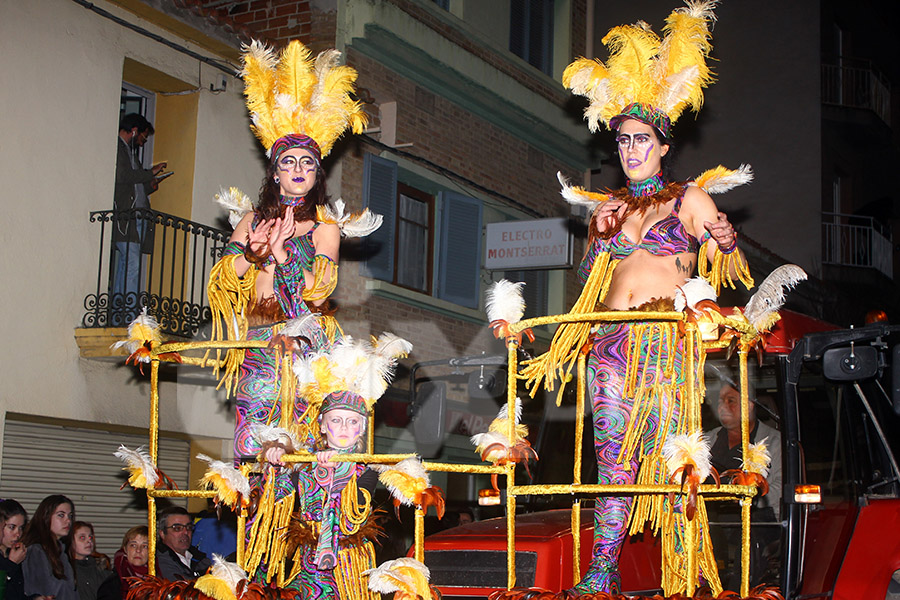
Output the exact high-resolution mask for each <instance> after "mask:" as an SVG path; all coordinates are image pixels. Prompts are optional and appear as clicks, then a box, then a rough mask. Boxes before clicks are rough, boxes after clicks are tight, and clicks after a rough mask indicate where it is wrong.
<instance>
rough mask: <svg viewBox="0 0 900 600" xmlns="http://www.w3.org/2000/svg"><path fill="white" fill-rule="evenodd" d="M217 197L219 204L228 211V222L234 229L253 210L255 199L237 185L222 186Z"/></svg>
mask: <svg viewBox="0 0 900 600" xmlns="http://www.w3.org/2000/svg"><path fill="white" fill-rule="evenodd" d="M215 198H216V202H217V203H218V204H219V206H221V207H222V208H224V209H225V210H227V211H228V222H229V223H230V224H231V228H232V229H234V228H235V227H237V224H238V223H240V221H241V219H243V218H244V215H246V214H247V213H248V212H251V211H252V210H253V201H251V200H250V196H248V195H247V194H245V193H244V192H242V191H241V190H239V189H238V188H236V187H230V188H228V189H225V188H224V187H223V188H220V189H219V193H218V194H216V196H215Z"/></svg>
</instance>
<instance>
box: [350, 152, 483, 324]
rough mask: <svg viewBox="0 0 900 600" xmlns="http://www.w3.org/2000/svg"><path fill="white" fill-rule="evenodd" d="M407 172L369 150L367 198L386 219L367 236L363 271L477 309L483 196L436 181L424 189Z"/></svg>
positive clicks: (368, 204)
mask: <svg viewBox="0 0 900 600" xmlns="http://www.w3.org/2000/svg"><path fill="white" fill-rule="evenodd" d="M402 177H404V175H403V174H402V173H401V172H400V170H399V169H398V166H397V163H396V162H394V161H392V160H389V159H386V158H382V157H380V156H375V155H373V154H366V155H365V158H364V165H363V199H364V202H365V205H366V207H367V208H369V210H371V211H373V212H375V213H378V214H380V215H382V217H383V218H384V223H383V224H382V226H381V227H380V228H379V229H378V230H377V231H376V232H375V233H373V234H372V235H370V236H368V237H367V238H366V256H367V258H366V262H365V265H364V269H363V272H364V275H366V276H368V277H371V278H373V279H379V280H381V281H386V282H388V283H393V284H396V285H399V286H403V287H406V288H410V289H413V290H417V291H420V292H422V293H425V294H428V295H430V296H434V297H435V298H439V299H441V300H446V301H448V302H453V303H455V304H459V305H461V306H465V307H467V308H475V309H477V308H478V306H479V301H480V296H481V254H482V249H481V243H482V242H481V239H482V205H481V201H480V200H478V199H476V198H470V197H468V196H464V195H462V194H459V193H457V192H452V191H450V190H443V189H437V186H434V187H435V188H436V189H434V190H429V191H423V190H421V189H419V188H416V187H413V186H412V185H409V184H406V183H401V182H400V179H402ZM419 187H420V188H421V187H423V186H421V185H420V186H419Z"/></svg>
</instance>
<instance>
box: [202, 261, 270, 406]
mask: <svg viewBox="0 0 900 600" xmlns="http://www.w3.org/2000/svg"><path fill="white" fill-rule="evenodd" d="M238 256H239V255H237V254H233V255H230V256H226V257H224V258H223V259H222V260H220V261H219V262H217V263H216V264H215V265H213V268H212V269H210V272H209V283H208V284H207V286H206V295H207V298H208V299H209V309H210V313H211V315H212V333H211V335H210V339H211V340H212V341H216V342H217V341H223V340H243V339H246V338H247V330H248V328H249V326H248V323H247V316H246V315H247V310H248V308H249V306H250V304H251V303H252V302H253V300H254V298H255V297H256V276H257V271H256V269H255V268H254V267H252V266H251V267H250V269H249V270H248V271H247V272H246V273H245V274H244V276H243V277H238V276H237V273H236V272H235V270H234V261H235V259H237V257H238ZM223 324H224V326H223ZM220 357H221V350H216V364H215V365H214V366H213V375H214V376H215V377H218V376H219V369H220V368H221V369H222V371H223V372H222V377H221V379H220V380H219V384H218V386H217V387H216V389H218V388H220V387H222V386H223V385H224V386H225V394H226V397H228V396H231V394H232V393H234V392H235V391H236V390H237V384H238V372H239V370H240V367H241V363H242V362H244V350H243V349H239V348H232V349H230V350H227V351H226V352H225V363H224V366H221V367H220V364H219V360H220ZM208 358H209V350H207V351H206V354H204V356H203V359H204V361H206V360H207V359H208Z"/></svg>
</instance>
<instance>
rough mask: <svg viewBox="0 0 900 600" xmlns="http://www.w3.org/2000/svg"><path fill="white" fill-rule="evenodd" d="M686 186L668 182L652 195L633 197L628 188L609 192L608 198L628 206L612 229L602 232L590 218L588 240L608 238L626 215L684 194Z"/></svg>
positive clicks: (664, 202) (619, 227) (619, 226)
mask: <svg viewBox="0 0 900 600" xmlns="http://www.w3.org/2000/svg"><path fill="white" fill-rule="evenodd" d="M686 187H687V186H686V185H685V184H684V183H670V184H668V185H667V186H666V187H664V188H663V189H661V190H659V191H658V192H656V193H655V194H653V195H652V196H640V197H635V196H632V195H631V194H629V193H628V188H621V189H618V190H615V191H612V192H608V193H609V198H610V200H621V201H622V202H624V203H625V205H626V206H627V207H628V208H626V209H625V214H624V215H622V218H621V219H619V220H618V222H617V223H616V225H615V227H613V228H612V229H608V230H607V231H604V232H603V233H600V231H599V230H598V229H597V220H596V219H591V224H590V227H589V230H588V231H589V233H588V236H589V237H588V241H589V242H593V241H594V240H596V239H598V238H599V239H603V240H608V239H610V238H611V237H612V236H614V235H616V234H617V233H619V231H621V229H622V223H624V222H625V220H626V219H628V217H630V216H631V215H632V214H634V213H638V214H644V213H645V212H647V209H649V208H653V207H656V206H659V205H661V204H666V203H667V202H669V201H671V200H674V199H675V198H678V197H680V196H681V195H682V194H684V190H685V188H686ZM597 208H598V209H599V207H597Z"/></svg>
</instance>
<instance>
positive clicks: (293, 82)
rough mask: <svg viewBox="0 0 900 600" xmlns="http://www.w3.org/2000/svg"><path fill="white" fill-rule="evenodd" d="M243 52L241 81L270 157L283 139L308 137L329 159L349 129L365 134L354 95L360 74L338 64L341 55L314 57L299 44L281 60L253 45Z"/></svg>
mask: <svg viewBox="0 0 900 600" xmlns="http://www.w3.org/2000/svg"><path fill="white" fill-rule="evenodd" d="M243 51H244V56H243V63H244V68H243V70H242V71H241V77H243V79H244V95H245V96H246V101H247V108H248V109H249V110H250V116H251V119H252V121H253V125H252V126H251V129H252V130H253V133H254V134H255V135H256V137H257V138H259V141H260V142H262V144H263V146H265V148H266V151H267V152H269V151H271V148H272V145H273V144H274V143H275V142H276V140H278V139H279V138H281V137H284V136H286V135H289V134H303V135H307V136H309V137H311V138H312V139H313V140H315V141H316V143H317V144H318V146H319V149H320V150H321V153H322V156H323V157H324V156H327V155H328V153H329V152H330V151H331V148H332V146H333V145H334V142H335V141H336V140H337V138H339V137H340V136H341V134H342V133H344V131H345V130H347V129H351V130H352V131H353V132H354V133H362V132H363V130H364V129H365V126H366V120H367V117H366V114H365V113H364V112H363V110H362V105H361V104H360V102H359V101H357V100H355V99H354V98H353V96H352V93H353V88H354V84H355V82H356V70H355V69H353V68H352V67H349V66H347V65H339V64H338V60H339V59H340V57H341V53H340V52H338V51H337V50H326V51H324V52H322V53H320V54H319V55H318V56H317V57H315V58H313V56H312V53H311V52H310V51H309V49H308V48H307V47H306V46H304V45H303V44H301V43H300V42H298V41H297V40H294V41H291V42H290V43H289V44H288V45H287V46H286V47H285V48H284V49H283V50H282V51H281V54H279V55H276V52H275V50H274V49H272V48H269V47H268V46H265V45H264V44H262V43H261V42H258V41H256V40H254V41H253V42H252V43H251V44H250V45H249V46H247V45H245V46H244V47H243Z"/></svg>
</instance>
